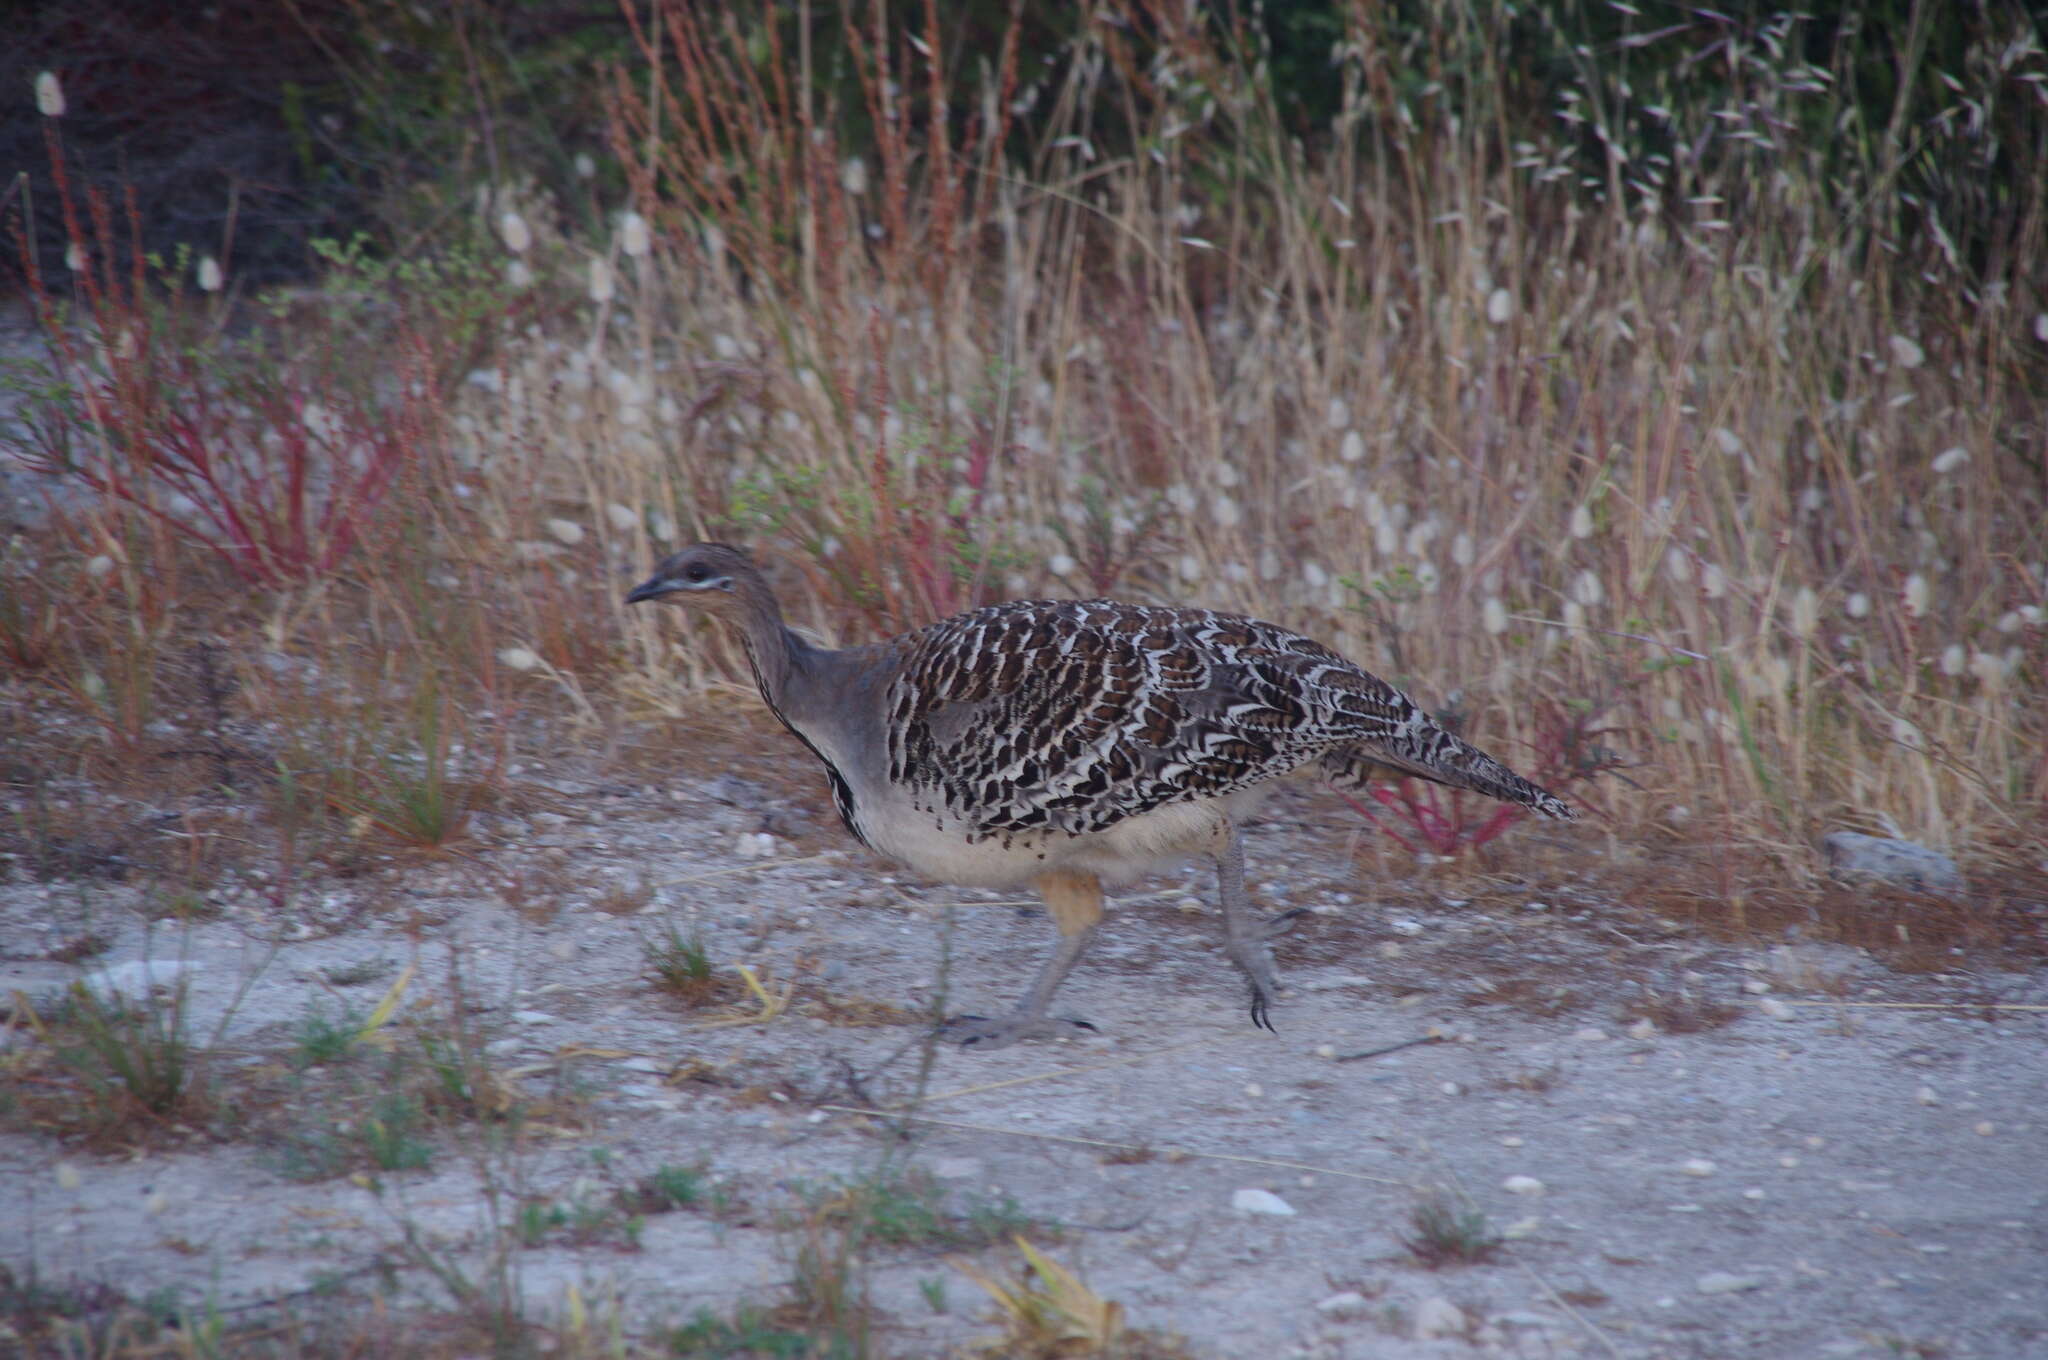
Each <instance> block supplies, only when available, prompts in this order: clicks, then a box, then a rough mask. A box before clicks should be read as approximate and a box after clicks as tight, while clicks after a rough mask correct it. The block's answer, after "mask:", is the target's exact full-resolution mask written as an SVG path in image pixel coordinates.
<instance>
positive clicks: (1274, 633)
mask: <svg viewBox="0 0 2048 1360" xmlns="http://www.w3.org/2000/svg"><path fill="white" fill-rule="evenodd" d="M904 646H905V647H906V649H907V650H906V654H905V656H904V658H903V661H902V665H901V668H900V670H899V672H898V677H897V679H896V681H895V683H894V685H893V686H892V688H891V694H890V712H889V723H888V732H889V777H890V779H891V781H892V782H894V783H896V784H897V785H898V786H899V787H904V788H907V789H908V790H910V791H911V793H912V795H913V798H914V799H915V800H916V802H917V804H918V806H919V807H921V808H923V809H924V810H927V811H932V812H943V813H944V814H946V815H948V816H950V817H953V818H956V819H959V820H960V821H962V822H964V823H966V824H967V825H968V826H970V827H971V828H972V829H973V830H972V833H971V834H975V835H977V836H982V837H1001V836H1009V835H1016V834H1020V833H1030V832H1038V831H1055V832H1068V833H1071V834H1084V833H1087V832H1092V831H1101V830H1104V829H1106V828H1108V827H1110V826H1114V825H1115V824H1116V823H1118V822H1120V821H1122V820H1124V819H1125V818H1127V817H1132V816H1135V815H1137V814H1139V813H1142V812H1146V811H1149V810H1150V809H1152V808H1155V807H1160V806H1162V805H1165V804H1168V803H1177V802H1184V801H1187V800H1190V799H1195V798H1211V797H1217V796H1220V795H1223V794H1227V793H1231V792H1234V791H1236V790H1238V789H1242V788H1246V787H1249V786H1251V785H1253V784H1257V783H1260V782H1262V781H1264V780H1267V779H1271V778H1273V777H1274V776H1276V775H1280V774H1284V773H1286V772H1287V771H1289V770H1292V769H1295V768H1296V767H1298V766H1300V765H1303V764H1305V763H1307V762H1309V761H1311V760H1315V759H1316V758H1318V757H1319V756H1323V755H1325V754H1328V753H1330V752H1333V751H1337V750H1339V749H1341V748H1344V747H1347V746H1351V745H1355V744H1358V743H1373V744H1378V743H1386V744H1388V746H1389V748H1390V750H1393V751H1395V752H1405V751H1410V750H1420V749H1422V748H1423V747H1425V746H1426V745H1427V743H1426V742H1423V741H1420V740H1418V737H1417V734H1418V732H1419V731H1420V730H1421V729H1427V730H1428V731H1429V732H1434V733H1439V734H1441V736H1442V737H1443V738H1444V739H1445V740H1448V741H1449V742H1452V743H1455V744H1456V745H1458V746H1460V747H1462V746H1463V743H1461V742H1458V741H1457V738H1455V737H1452V736H1450V734H1448V733H1444V732H1442V729H1441V728H1438V727H1436V725H1435V724H1434V723H1431V722H1430V721H1429V719H1428V717H1427V715H1425V714H1423V713H1422V712H1421V710H1420V709H1419V708H1417V707H1416V706H1415V704H1414V703H1413V702H1411V701H1410V700H1409V699H1408V697H1407V696H1406V695H1404V694H1402V693H1401V692H1400V691H1399V690H1397V689H1395V688H1394V687H1393V686H1391V685H1388V684H1386V683H1385V682H1384V681H1381V680H1379V679H1377V678H1375V677H1374V676H1371V675H1369V674H1367V673H1366V672H1365V671H1363V670H1360V669H1359V668H1358V667H1357V666H1354V665H1353V664H1351V663H1350V662H1349V661H1346V660H1345V659H1344V658H1342V657H1340V656H1338V655H1337V654H1336V653H1334V652H1332V651H1330V650H1329V649H1328V648H1326V647H1324V646H1323V645H1322V644H1320V643H1318V642H1315V641H1313V640H1312V639H1309V638H1306V637H1303V636H1301V635H1300V634H1298V633H1294V632H1291V631H1289V630H1288V629H1285V628H1281V627H1278V626H1277V625H1274V624H1270V623H1262V622H1260V621H1258V620H1255V619H1246V618H1239V617H1237V616H1235V615H1229V614H1217V613H1212V612H1210V611H1207V610H1198V609H1158V608H1148V607H1144V606H1139V605H1128V604H1120V603H1117V602H1114V601H1105V600H1088V601H1079V602H1061V601H1018V602H1015V603H1012V604H1007V605H996V606H993V607H991V608H988V609H981V610H976V611H974V612H973V613H969V614H963V615H960V616H958V617H956V618H952V619H948V620H946V621H944V622H942V623H938V624H934V625H932V626H931V627H929V628H927V629H924V630H923V631H921V632H919V633H916V634H912V635H911V636H910V637H908V638H906V639H905V640H904ZM1465 749H1468V750H1469V749H1470V748H1465ZM1475 754H1476V753H1475ZM1481 758H1482V759H1484V757H1481ZM1389 763H1394V762H1392V761H1390V762H1389ZM1489 763H1491V762H1489ZM1503 772H1504V773H1505V771H1503ZM1489 791H1490V790H1489Z"/></svg>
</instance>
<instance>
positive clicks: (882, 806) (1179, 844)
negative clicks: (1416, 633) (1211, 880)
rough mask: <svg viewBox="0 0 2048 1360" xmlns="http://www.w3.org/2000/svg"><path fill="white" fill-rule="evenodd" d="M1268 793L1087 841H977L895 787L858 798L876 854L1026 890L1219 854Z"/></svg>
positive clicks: (1258, 791)
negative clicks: (1055, 875)
mask: <svg viewBox="0 0 2048 1360" xmlns="http://www.w3.org/2000/svg"><path fill="white" fill-rule="evenodd" d="M1266 792H1267V790H1266V789H1264V788H1252V789H1243V790H1240V791H1238V792H1236V793H1233V794H1230V795H1228V796H1227V797H1224V798H1203V799H1197V800H1194V801H1191V802H1186V803H1168V804H1165V805H1164V806H1161V807H1156V808H1153V809H1151V810H1150V811H1149V812H1141V813H1138V814H1137V815H1135V816H1132V817H1127V818H1125V819H1124V820H1123V821H1121V822H1118V823H1117V824H1116V825H1115V826H1112V827H1109V828H1108V829H1106V830H1103V831H1095V832H1089V833H1085V834H1081V835H1070V834H1068V833H1066V832H1064V831H1053V832H1042V831H1034V832H1031V833H1029V834H1025V835H1017V836H1011V837H1007V838H1006V837H1002V836H994V837H989V838H986V839H982V840H973V839H970V828H969V825H968V824H967V823H966V822H964V821H961V820H959V819H956V818H951V817H947V816H944V815H943V814H940V813H933V812H917V811H914V810H913V809H912V808H911V806H910V800H909V798H908V796H907V795H906V794H904V793H903V792H902V791H901V790H899V789H895V788H890V789H887V790H885V791H882V792H880V793H879V794H860V793H857V794H856V802H855V813H854V815H855V820H856V822H857V823H858V824H859V826H860V830H861V834H862V836H863V837H865V838H866V840H867V842H868V844H869V845H871V846H873V847H874V848H875V850H876V851H878V852H879V853H881V854H883V855H886V856H888V857H889V858H891V859H894V860H897V861H899V862H901V863H902V864H904V865H906V866H907V867H909V868H911V869H914V870H916V871H917V872H918V873H920V874H922V875H924V876H925V877H926V878H930V879H935V880H937V881H939V882H942V883H959V884H965V885H971V886H976V887H986V888H1007V887H1021V886H1023V885H1025V884H1028V883H1030V882H1031V881H1032V880H1033V879H1035V878H1037V877H1038V876H1039V875H1041V874H1044V873H1046V872H1048V871H1050V870H1055V869H1058V870H1065V871H1067V872H1070V873H1089V874H1095V875H1097V876H1098V877H1100V878H1101V879H1102V881H1103V882H1104V883H1105V884H1108V885H1114V884H1118V883H1127V882H1129V881H1131V880H1132V879H1134V878H1138V877H1141V876H1142V875H1144V874H1146V873H1149V872H1151V871H1153V870H1155V869H1160V868H1164V867H1166V866H1168V865H1171V864H1172V863H1174V862H1175V861H1177V860H1180V859H1184V858H1186V857H1187V856H1189V855H1206V854H1213V853H1215V852H1216V851H1217V850H1218V849H1220V848H1221V847H1222V845H1223V843H1224V841H1225V840H1226V839H1227V838H1228V836H1229V834H1230V833H1229V827H1230V823H1231V822H1232V821H1233V820H1235V819H1238V818H1241V817H1243V816H1245V815H1246V814H1247V813H1249V812H1250V811H1251V810H1252V808H1253V807H1255V806H1256V805H1257V804H1258V803H1259V802H1260V801H1262V800H1263V799H1264V797H1265V795H1266Z"/></svg>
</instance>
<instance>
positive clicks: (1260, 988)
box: [1246, 968, 1280, 1034]
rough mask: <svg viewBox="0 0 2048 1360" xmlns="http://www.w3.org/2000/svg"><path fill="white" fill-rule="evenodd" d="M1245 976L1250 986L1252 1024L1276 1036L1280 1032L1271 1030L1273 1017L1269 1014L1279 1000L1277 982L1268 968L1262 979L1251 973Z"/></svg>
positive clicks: (1278, 984)
mask: <svg viewBox="0 0 2048 1360" xmlns="http://www.w3.org/2000/svg"><path fill="white" fill-rule="evenodd" d="M1246 976H1247V977H1248V978H1250V980H1251V984H1252V1023H1253V1024H1254V1025H1257V1026H1258V1027H1259V1028H1260V1029H1262V1030H1265V1031H1266V1032H1267V1033H1268V1034H1278V1033H1279V1032H1280V1031H1279V1030H1277V1029H1275V1028H1273V1017H1272V1015H1271V1014H1270V1013H1269V1012H1270V1011H1271V1009H1272V1007H1273V1006H1275V1005H1276V1004H1278V1002H1279V1000H1280V983H1279V981H1278V980H1277V979H1275V978H1274V976H1273V971H1272V970H1271V969H1270V968H1269V969H1267V970H1266V976H1265V977H1263V978H1261V977H1259V976H1257V975H1256V974H1252V973H1247V974H1246Z"/></svg>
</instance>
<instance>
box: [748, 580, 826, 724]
mask: <svg viewBox="0 0 2048 1360" xmlns="http://www.w3.org/2000/svg"><path fill="white" fill-rule="evenodd" d="M734 621H735V622H736V623H738V625H739V629H740V640H741V642H742V643H743V644H745V646H746V649H747V662H748V664H749V665H751V666H752V667H753V669H754V683H755V684H756V685H757V686H759V687H760V690H761V697H762V698H763V699H766V700H767V701H768V706H769V707H770V708H772V709H774V710H775V714H776V716H777V717H779V718H781V719H782V721H783V722H784V723H789V722H790V720H791V719H792V718H793V717H796V718H800V717H801V716H802V715H804V714H807V713H808V712H809V711H810V710H811V708H812V706H813V704H814V702H815V700H816V696H815V694H814V693H813V691H814V689H815V688H816V685H815V677H814V670H815V667H814V665H813V663H814V662H815V660H816V659H817V658H818V657H819V656H820V655H821V653H820V652H819V651H818V649H817V648H815V647H813V646H811V644H810V643H808V642H805V641H804V640H803V639H802V638H800V637H798V636H797V635H796V634H795V633H792V632H790V631H789V628H788V626H787V625H785V624H784V623H783V621H782V610H781V609H780V608H779V607H778V606H777V605H776V603H775V597H774V596H772V595H770V594H769V593H768V592H767V591H766V590H758V591H747V592H746V594H745V596H744V608H743V609H742V610H741V611H740V613H739V615H738V617H737V618H736V619H735V620H734Z"/></svg>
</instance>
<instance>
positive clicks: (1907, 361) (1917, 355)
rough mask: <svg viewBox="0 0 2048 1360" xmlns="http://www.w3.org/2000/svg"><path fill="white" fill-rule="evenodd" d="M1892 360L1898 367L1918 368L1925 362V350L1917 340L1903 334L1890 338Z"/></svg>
mask: <svg viewBox="0 0 2048 1360" xmlns="http://www.w3.org/2000/svg"><path fill="white" fill-rule="evenodd" d="M1891 350H1892V362H1893V363H1895V364H1897V365H1898V366H1899V367H1900V368H1918V367H1920V365H1922V364H1924V363H1926V362H1927V351H1926V350H1924V349H1922V348H1920V345H1919V343H1918V342H1917V341H1915V340H1913V339H1911V338H1910V337H1908V336H1904V335H1894V336H1893V337H1892V339H1891Z"/></svg>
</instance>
